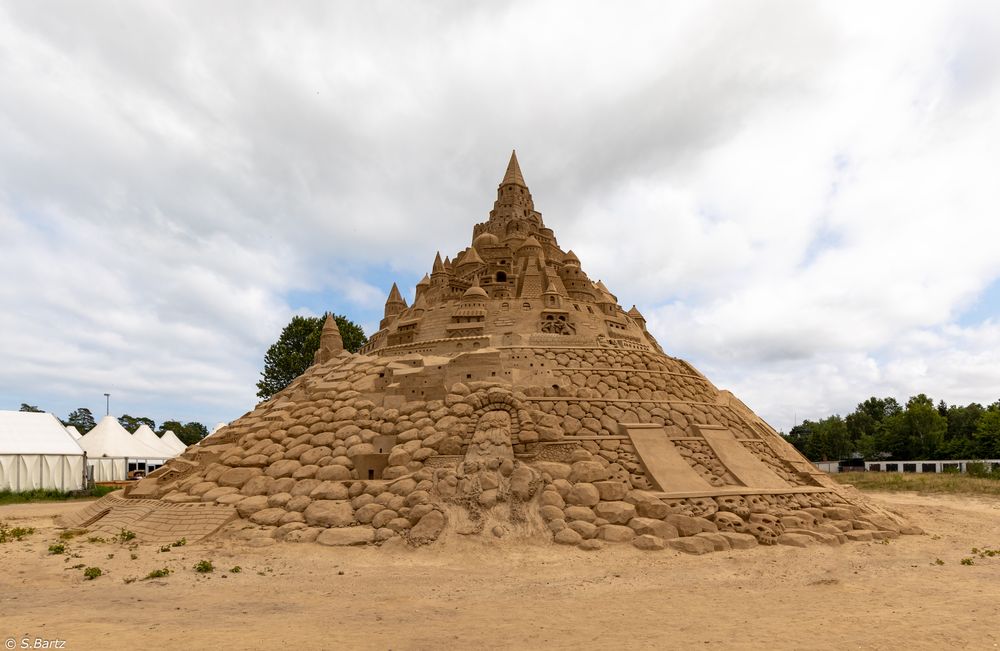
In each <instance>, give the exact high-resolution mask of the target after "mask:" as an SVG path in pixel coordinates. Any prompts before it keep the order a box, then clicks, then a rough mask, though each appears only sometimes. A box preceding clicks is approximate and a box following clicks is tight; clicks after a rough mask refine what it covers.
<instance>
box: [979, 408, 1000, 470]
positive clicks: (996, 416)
mask: <svg viewBox="0 0 1000 651" xmlns="http://www.w3.org/2000/svg"><path fill="white" fill-rule="evenodd" d="M974 449H975V452H976V455H977V456H979V457H980V458H982V459H1000V409H992V408H991V409H989V410H987V411H984V412H983V413H982V415H981V416H980V417H979V422H978V423H977V424H976V439H975V447H974Z"/></svg>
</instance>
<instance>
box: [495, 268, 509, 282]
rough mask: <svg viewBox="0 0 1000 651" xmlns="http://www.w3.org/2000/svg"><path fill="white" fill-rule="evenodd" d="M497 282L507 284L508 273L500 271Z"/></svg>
mask: <svg viewBox="0 0 1000 651" xmlns="http://www.w3.org/2000/svg"><path fill="white" fill-rule="evenodd" d="M497 282H498V283H505V282H507V274H506V272H503V271H498V272H497Z"/></svg>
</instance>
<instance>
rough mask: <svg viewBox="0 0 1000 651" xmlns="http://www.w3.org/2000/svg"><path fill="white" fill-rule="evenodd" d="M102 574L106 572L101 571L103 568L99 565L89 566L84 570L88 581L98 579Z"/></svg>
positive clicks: (84, 575)
mask: <svg viewBox="0 0 1000 651" xmlns="http://www.w3.org/2000/svg"><path fill="white" fill-rule="evenodd" d="M102 574H104V572H102V571H101V568H99V567H88V568H87V569H85V570H84V571H83V578H84V579H86V580H87V581H93V580H94V579H96V578H97V577H99V576H101V575H102Z"/></svg>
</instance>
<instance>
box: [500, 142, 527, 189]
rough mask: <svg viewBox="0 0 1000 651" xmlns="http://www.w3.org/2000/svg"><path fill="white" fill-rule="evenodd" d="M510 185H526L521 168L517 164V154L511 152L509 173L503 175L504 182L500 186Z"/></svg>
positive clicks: (508, 166) (508, 165)
mask: <svg viewBox="0 0 1000 651" xmlns="http://www.w3.org/2000/svg"><path fill="white" fill-rule="evenodd" d="M508 183H513V184H515V185H524V186H525V187H527V186H526V185H525V183H524V176H522V175H521V166H520V165H519V164H518V162H517V152H516V151H513V150H512V151H511V152H510V162H508V163H507V171H506V172H505V173H504V175H503V181H501V182H500V185H507V184H508Z"/></svg>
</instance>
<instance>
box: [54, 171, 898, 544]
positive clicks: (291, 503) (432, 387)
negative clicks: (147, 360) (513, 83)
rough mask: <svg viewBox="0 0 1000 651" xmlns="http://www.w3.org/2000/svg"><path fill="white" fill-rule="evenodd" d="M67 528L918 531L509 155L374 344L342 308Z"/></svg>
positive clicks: (360, 532)
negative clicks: (347, 343)
mask: <svg viewBox="0 0 1000 651" xmlns="http://www.w3.org/2000/svg"><path fill="white" fill-rule="evenodd" d="M64 524H65V525H66V526H75V527H88V528H91V529H95V530H105V531H108V532H117V531H118V530H120V529H121V528H127V529H130V530H132V531H135V532H136V533H137V534H138V535H139V537H140V538H141V539H147V540H150V541H167V540H175V539H177V538H181V537H186V538H187V539H188V540H195V539H198V538H200V537H204V536H207V535H210V534H213V533H216V532H218V531H219V530H220V529H225V530H227V531H231V530H236V529H242V530H241V531H240V534H241V535H243V536H244V537H248V538H253V539H256V540H257V541H259V542H260V543H261V544H264V543H268V544H270V542H271V541H275V540H278V541H290V542H311V541H317V542H319V543H323V544H328V545H343V544H389V542H390V541H394V542H392V543H391V544H393V545H402V544H425V543H428V542H431V541H434V540H437V539H439V538H440V537H442V536H483V537H485V538H487V539H493V538H495V537H518V536H523V537H534V538H539V537H545V538H551V539H552V540H554V541H555V542H556V543H562V544H568V545H578V546H581V547H583V548H585V549H586V548H598V547H600V546H602V545H604V544H605V543H609V542H611V543H626V542H631V543H632V544H634V545H635V546H636V547H639V548H641V549H662V548H664V547H665V546H669V547H672V548H675V549H679V550H682V551H688V552H694V553H700V552H706V551H713V550H722V549H730V548H743V547H748V546H753V545H757V544H775V543H785V544H790V545H805V544H816V543H825V544H838V543H841V542H844V541H849V540H871V539H873V538H875V539H882V538H886V537H891V536H897V535H899V534H900V533H917V530H915V529H913V528H911V527H908V525H907V524H906V523H905V522H903V521H902V520H900V519H899V518H898V517H897V516H895V515H893V514H891V513H888V512H885V511H883V510H881V509H879V508H877V507H875V506H873V505H872V504H869V503H867V502H866V501H865V500H864V499H863V498H862V497H861V496H860V494H858V493H857V492H856V491H852V490H851V489H849V488H845V487H844V486H842V485H840V484H838V483H836V482H834V481H832V480H831V479H830V478H829V477H827V476H826V475H824V474H823V473H822V472H820V471H818V470H817V469H816V468H815V467H814V466H813V465H812V464H810V463H809V462H808V461H807V460H806V459H804V458H803V457H802V456H801V455H799V454H798V453H797V452H796V451H795V450H794V448H792V447H791V446H790V445H788V444H787V443H786V442H785V441H784V440H783V439H782V438H781V437H780V436H779V435H778V434H777V433H776V432H775V431H774V430H773V429H772V428H771V427H770V426H768V425H767V423H765V422H764V421H763V420H761V419H760V418H758V417H757V416H756V415H755V414H754V413H753V412H752V411H751V410H750V409H749V408H747V406H746V405H744V404H743V403H742V402H741V401H740V400H738V399H737V398H736V397H735V396H733V395H732V394H731V393H729V392H728V391H721V390H719V389H717V388H716V387H715V386H714V385H713V384H712V383H711V382H710V381H709V380H708V379H707V378H705V377H704V376H703V375H702V374H701V373H699V372H698V371H697V370H696V369H695V368H693V367H692V366H691V365H690V364H688V363H687V362H685V361H683V360H681V359H677V358H674V357H670V356H668V355H666V354H665V353H664V352H663V350H662V349H661V347H660V345H659V344H658V343H657V341H656V340H655V339H654V338H653V336H652V335H651V334H650V333H649V332H648V331H647V329H646V323H645V320H644V319H643V317H642V314H640V313H639V311H638V310H637V309H636V308H635V307H632V308H631V309H630V310H628V311H626V310H624V309H623V308H622V307H621V306H620V305H619V304H618V299H617V298H616V297H615V296H614V295H613V294H612V293H611V292H610V291H609V290H608V288H607V287H605V286H604V284H603V283H601V282H600V281H598V282H594V281H593V280H591V279H590V278H589V277H588V275H587V273H586V272H585V271H584V270H583V267H582V265H581V262H580V260H579V259H578V258H577V256H576V255H575V254H574V253H573V252H572V251H564V250H563V249H562V248H561V247H560V245H559V244H558V242H557V241H556V237H555V234H554V233H553V232H552V229H550V228H547V227H546V226H545V224H544V223H543V222H542V216H541V214H540V213H539V212H538V211H536V210H535V206H534V203H533V201H532V198H531V193H530V192H529V191H528V187H527V185H526V184H525V182H524V178H523V177H522V175H521V170H520V168H519V166H518V161H517V158H516V156H514V155H512V156H511V159H510V163H509V165H508V167H507V171H506V174H505V175H504V177H503V180H502V181H501V183H500V186H499V189H498V191H497V199H496V202H495V203H494V205H493V210H491V211H490V214H489V219H488V220H486V221H485V222H483V223H480V224H476V225H475V227H474V228H473V237H472V242H471V246H469V247H468V248H466V249H465V250H464V251H460V252H459V253H458V254H457V255H455V256H454V259H451V258H444V259H442V258H441V256H440V254H439V255H438V256H437V257H436V258H435V259H434V263H433V266H432V268H431V273H430V275H429V276H424V278H423V279H422V280H421V281H420V282H419V283H417V286H416V292H415V295H414V300H413V304H412V305H408V304H407V302H406V301H405V300H404V299H403V297H402V295H401V294H400V292H399V290H398V289H397V287H396V286H395V285H393V287H392V291H391V292H390V293H389V297H388V300H387V301H386V304H385V318H384V319H382V321H381V323H380V327H379V330H378V332H376V333H375V334H373V335H372V337H371V339H370V340H369V342H368V344H367V345H366V346H365V347H364V349H363V350H362V351H361V352H360V353H359V354H350V353H348V352H345V351H344V348H343V343H342V341H341V339H340V334H339V332H338V330H337V326H336V324H335V323H334V322H333V321H332V319H331V320H328V321H327V323H326V325H325V327H324V330H323V337H322V343H321V347H320V350H319V351H318V352H317V354H316V360H315V363H314V364H313V365H312V366H311V367H310V368H309V369H308V370H307V371H306V372H305V373H304V374H303V375H302V376H300V377H299V378H297V379H296V380H295V381H294V382H293V383H292V384H291V385H290V386H288V387H287V388H286V389H285V390H283V391H281V392H280V393H278V394H277V395H275V396H274V397H273V398H271V399H270V400H268V401H266V402H263V403H261V404H259V405H258V406H257V407H256V408H255V409H254V410H253V411H251V412H250V413H248V414H246V415H244V416H243V417H241V418H239V419H238V420H236V421H235V422H233V423H232V424H231V425H229V426H228V427H224V428H222V429H220V430H219V431H217V432H215V433H214V434H213V435H211V436H209V437H208V438H206V439H205V440H204V441H203V442H202V443H201V444H200V445H198V446H193V447H191V448H189V449H188V450H187V451H186V452H185V453H184V454H182V455H181V456H180V457H178V458H176V459H173V460H171V461H169V462H168V463H167V464H166V465H165V466H163V467H162V468H160V469H159V470H157V471H156V472H153V473H151V474H150V475H149V477H147V478H146V479H143V480H142V481H140V482H138V483H137V484H135V485H133V486H131V487H130V488H129V489H126V490H125V491H124V492H123V493H116V494H112V495H109V496H107V497H105V498H103V499H102V500H100V501H98V502H95V503H93V504H92V505H90V506H88V507H87V508H86V509H84V510H82V511H81V512H79V513H77V514H75V515H73V516H71V517H69V518H66V520H65V522H64Z"/></svg>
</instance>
